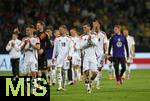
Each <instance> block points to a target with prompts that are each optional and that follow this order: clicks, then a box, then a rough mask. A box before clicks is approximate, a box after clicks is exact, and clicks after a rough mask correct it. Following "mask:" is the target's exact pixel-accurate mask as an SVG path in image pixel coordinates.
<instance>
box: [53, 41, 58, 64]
mask: <svg viewBox="0 0 150 101" xmlns="http://www.w3.org/2000/svg"><path fill="white" fill-rule="evenodd" d="M57 45H58V41H57V38H56V39H55V41H54V49H53V55H52V59H53V61H54V60H55V58H56V54H57Z"/></svg>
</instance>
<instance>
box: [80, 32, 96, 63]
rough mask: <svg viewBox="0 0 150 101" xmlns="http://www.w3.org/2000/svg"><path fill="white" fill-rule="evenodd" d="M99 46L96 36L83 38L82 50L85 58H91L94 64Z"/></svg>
mask: <svg viewBox="0 0 150 101" xmlns="http://www.w3.org/2000/svg"><path fill="white" fill-rule="evenodd" d="M89 36H91V43H90V44H91V45H90V46H88V38H89ZM97 44H98V39H97V37H96V35H95V34H90V35H85V36H83V37H82V48H83V53H84V54H83V56H84V58H89V59H90V60H92V61H93V62H97V61H96V47H97Z"/></svg>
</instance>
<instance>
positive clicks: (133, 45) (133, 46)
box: [132, 38, 135, 57]
mask: <svg viewBox="0 0 150 101" xmlns="http://www.w3.org/2000/svg"><path fill="white" fill-rule="evenodd" d="M132 52H133V54H132V55H133V57H135V41H134V38H133V44H132Z"/></svg>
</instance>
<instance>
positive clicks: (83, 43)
mask: <svg viewBox="0 0 150 101" xmlns="http://www.w3.org/2000/svg"><path fill="white" fill-rule="evenodd" d="M81 47H82V48H83V49H86V48H88V47H89V44H88V41H87V40H86V39H85V37H82V41H81Z"/></svg>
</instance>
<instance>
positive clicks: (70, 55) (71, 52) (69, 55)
mask: <svg viewBox="0 0 150 101" xmlns="http://www.w3.org/2000/svg"><path fill="white" fill-rule="evenodd" d="M68 42H69V54H68V60H70V59H71V57H72V54H73V45H74V44H73V42H72V41H71V40H68Z"/></svg>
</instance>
